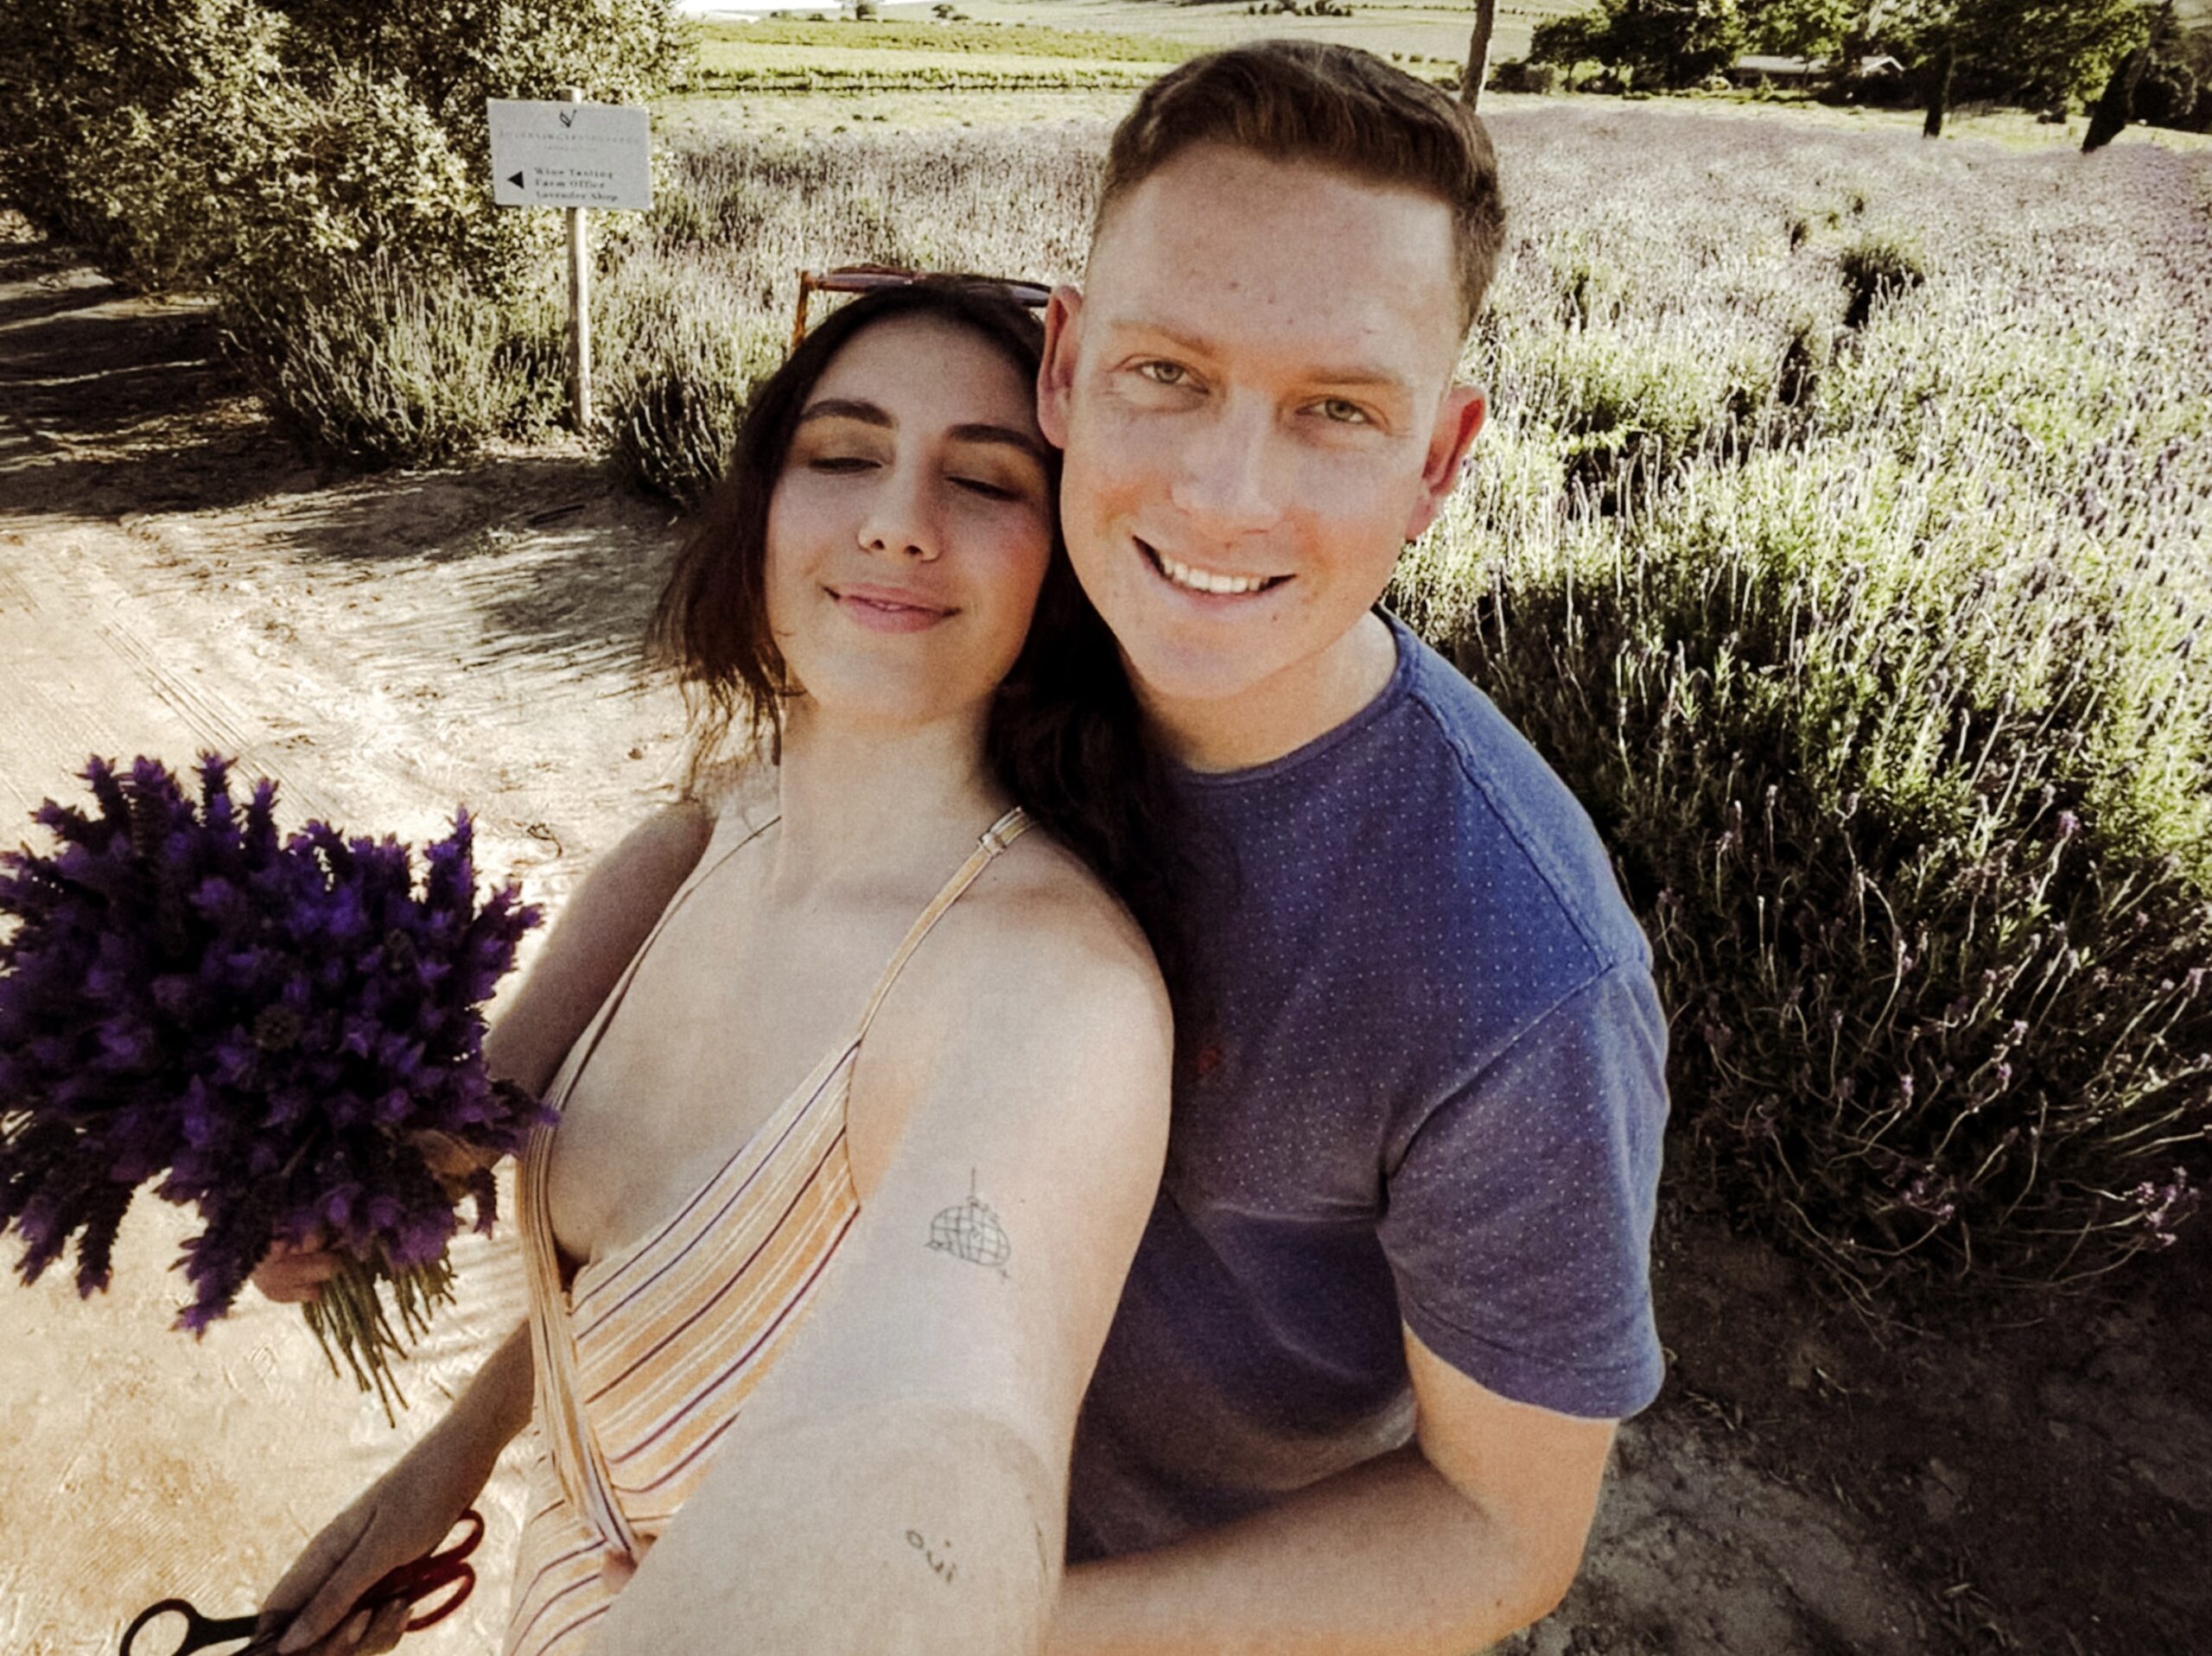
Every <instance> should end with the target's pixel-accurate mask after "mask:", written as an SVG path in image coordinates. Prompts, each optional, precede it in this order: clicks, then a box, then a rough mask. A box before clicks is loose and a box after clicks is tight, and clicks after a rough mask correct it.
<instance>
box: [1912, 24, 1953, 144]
mask: <svg viewBox="0 0 2212 1656" xmlns="http://www.w3.org/2000/svg"><path fill="white" fill-rule="evenodd" d="M1957 57H1958V48H1956V47H1955V45H1953V44H1952V42H1951V41H1944V42H1943V45H1942V49H1941V50H1940V51H1938V52H1937V53H1936V55H1935V57H1933V58H1932V59H1930V60H1929V65H1928V118H1927V119H1926V120H1925V121H1923V122H1922V123H1921V127H1920V136H1922V137H1923V138H1940V137H1942V136H1943V115H1944V111H1946V110H1948V108H1949V107H1950V104H1951V67H1952V65H1953V63H1954V62H1955V61H1956V60H1957Z"/></svg>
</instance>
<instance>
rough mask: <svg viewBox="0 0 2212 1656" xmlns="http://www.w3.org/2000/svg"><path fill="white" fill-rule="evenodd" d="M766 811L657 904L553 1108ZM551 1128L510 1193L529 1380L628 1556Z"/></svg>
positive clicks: (584, 1505)
mask: <svg viewBox="0 0 2212 1656" xmlns="http://www.w3.org/2000/svg"><path fill="white" fill-rule="evenodd" d="M776 820H777V819H776V818H774V817H770V818H769V819H768V821H766V822H763V823H761V824H760V826H759V827H758V828H754V829H753V830H752V832H750V833H748V834H743V835H741V837H739V838H738V840H737V841H736V842H735V843H734V844H733V845H731V846H730V847H728V848H727V849H725V850H723V851H721V852H720V853H717V852H716V851H715V845H714V841H713V840H709V841H708V845H707V853H706V854H705V855H702V857H701V858H700V859H699V865H698V866H697V867H696V868H694V869H693V870H692V871H691V872H690V875H688V876H687V877H686V878H685V879H684V881H683V884H682V885H679V886H678V887H677V891H676V895H675V896H673V897H671V898H670V899H669V900H668V905H667V906H666V907H665V908H664V909H663V910H661V914H660V918H659V919H658V920H657V921H655V922H654V923H653V929H652V931H650V932H648V933H647V934H646V936H645V942H642V943H640V944H639V945H638V950H637V953H636V954H634V955H632V956H631V957H630V963H629V965H628V966H627V967H626V968H624V969H623V973H622V976H621V978H620V980H618V981H617V982H616V984H615V986H614V988H613V993H610V994H609V995H608V996H607V999H605V1000H604V1001H602V1002H601V1005H600V1009H599V1012H598V1013H597V1014H596V1015H595V1016H594V1018H593V1019H592V1021H591V1024H590V1025H589V1026H588V1028H587V1029H586V1030H585V1031H584V1033H583V1035H582V1037H581V1038H579V1039H578V1040H577V1042H576V1044H575V1045H574V1046H572V1047H570V1048H569V1056H568V1057H567V1058H566V1059H565V1060H563V1063H562V1065H561V1069H560V1073H559V1074H558V1075H556V1076H555V1077H554V1078H553V1084H552V1085H551V1086H550V1087H548V1088H546V1090H545V1102H546V1103H547V1104H548V1105H549V1106H550V1107H552V1108H553V1109H555V1110H556V1111H557V1110H560V1109H563V1108H565V1107H567V1104H568V1101H569V1089H570V1088H573V1087H574V1086H575V1081H576V1077H577V1075H580V1074H581V1073H582V1070H583V1067H584V1065H585V1063H587V1062H588V1061H589V1059H590V1057H591V1055H592V1053H593V1051H594V1050H595V1049H596V1048H597V1047H598V1045H599V1037H600V1036H601V1034H602V1033H603V1032H604V1031H605V1030H606V1028H607V1022H608V1020H609V1019H610V1018H613V1015H614V1009H615V1008H616V1006H619V1005H620V1003H621V1000H622V997H623V995H624V994H625V993H626V992H627V991H628V989H629V987H630V980H632V978H634V977H635V976H636V975H637V973H638V966H639V962H640V961H643V960H644V959H645V955H646V953H647V952H648V951H649V950H650V949H652V946H653V940H654V939H655V938H657V937H658V936H660V934H661V930H662V928H664V926H666V925H667V924H668V922H669V917H671V915H673V914H674V913H675V912H676V911H677V909H679V908H681V907H682V906H683V902H684V899H685V898H689V897H690V895H691V893H692V892H693V891H696V890H697V889H698V888H699V886H700V885H701V883H702V882H703V881H704V880H705V879H707V877H708V876H709V875H710V874H712V873H713V872H715V869H717V868H719V867H721V866H722V864H724V863H725V862H728V860H730V858H732V857H733V856H734V855H736V854H737V853H738V852H740V851H741V850H743V849H744V848H745V847H747V846H748V845H750V844H752V843H753V841H755V840H757V839H759V838H760V836H761V835H762V834H766V832H767V831H768V830H769V829H770V828H772V827H773V826H774V825H775V822H776ZM727 821H728V818H727V817H725V818H724V819H723V821H722V822H717V823H716V824H715V838H717V839H719V838H721V836H722V834H723V832H724V826H723V824H724V822H727ZM552 1143H553V1128H552V1126H551V1124H550V1123H549V1122H543V1121H541V1122H539V1123H538V1124H537V1126H534V1127H533V1128H531V1134H530V1141H529V1144H528V1145H527V1147H526V1148H525V1149H524V1152H523V1158H522V1168H521V1173H520V1177H519V1178H518V1180H517V1190H516V1195H517V1196H518V1198H519V1206H520V1209H521V1213H520V1215H519V1217H520V1220H521V1225H520V1228H521V1231H522V1235H523V1262H524V1275H525V1277H526V1278H527V1280H528V1282H529V1285H530V1293H531V1302H532V1303H531V1318H530V1345H531V1363H532V1367H533V1370H534V1378H533V1385H534V1387H535V1390H536V1393H537V1416H538V1421H539V1424H540V1427H541V1430H543V1432H544V1433H545V1435H546V1437H547V1439H548V1444H547V1446H548V1448H549V1449H550V1450H551V1451H552V1457H553V1469H554V1472H555V1475H556V1476H557V1477H558V1479H559V1480H560V1482H561V1486H562V1489H563V1493H564V1494H566V1495H567V1496H568V1498H569V1504H570V1505H571V1506H573V1507H575V1508H576V1509H577V1510H578V1511H579V1512H581V1513H582V1514H583V1515H584V1517H585V1519H586V1520H587V1521H588V1523H589V1524H590V1526H591V1527H592V1528H593V1529H594V1531H596V1532H597V1533H598V1535H599V1536H600V1539H601V1540H602V1541H603V1542H605V1543H606V1544H607V1545H608V1546H610V1547H613V1548H614V1549H616V1550H617V1551H620V1552H623V1553H626V1554H627V1555H628V1556H629V1557H631V1558H636V1557H637V1556H638V1553H639V1545H638V1535H637V1532H636V1531H635V1530H634V1529H632V1526H631V1524H630V1520H629V1517H628V1515H627V1514H626V1513H624V1512H623V1510H622V1504H621V1502H620V1501H618V1500H617V1499H615V1496H614V1493H613V1478H612V1477H611V1476H610V1475H609V1474H608V1470H607V1457H606V1456H605V1455H604V1453H603V1452H602V1451H601V1449H600V1446H599V1437H598V1434H597V1433H595V1432H594V1431H592V1429H591V1424H590V1422H589V1421H588V1419H587V1418H585V1417H584V1414H583V1412H582V1407H581V1405H579V1404H578V1403H577V1401H576V1399H577V1397H578V1394H579V1388H578V1386H577V1376H576V1368H577V1358H576V1340H575V1329H572V1328H571V1327H570V1326H569V1319H568V1317H567V1316H566V1314H565V1310H566V1308H565V1306H564V1305H563V1301H562V1298H561V1266H560V1259H559V1258H558V1257H557V1255H556V1251H555V1244H554V1240H553V1224H552V1220H551V1218H550V1211H551V1209H550V1202H549V1200H548V1196H549V1193H548V1191H547V1189H546V1186H547V1183H548V1182H549V1175H550V1171H551V1167H552V1157H551V1154H550V1152H551V1148H552Z"/></svg>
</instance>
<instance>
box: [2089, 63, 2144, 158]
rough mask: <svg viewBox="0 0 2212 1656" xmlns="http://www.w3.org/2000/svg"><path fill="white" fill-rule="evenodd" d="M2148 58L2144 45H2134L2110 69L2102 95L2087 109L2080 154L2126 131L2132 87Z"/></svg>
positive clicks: (2132, 109)
mask: <svg viewBox="0 0 2212 1656" xmlns="http://www.w3.org/2000/svg"><path fill="white" fill-rule="evenodd" d="M2150 60H2151V54H2150V51H2149V49H2148V48H2144V47H2140V46H2139V47H2137V48H2135V50H2133V52H2130V53H2129V54H2127V56H2126V59H2125V60H2122V62H2121V63H2120V67H2118V68H2117V69H2114V70H2113V72H2112V77H2111V79H2108V80H2107V81H2106V82H2105V90H2104V94H2103V96H2101V98H2098V99H2097V106H2096V108H2094V110H2092V111H2090V112H2089V130H2088V136H2085V137H2083V138H2082V154H2083V155H2088V153H2089V152H2090V151H2091V150H2093V149H2103V148H2104V147H2105V146H2106V145H2107V144H2108V143H2111V142H2112V141H2113V139H2114V138H2117V137H2118V136H2120V134H2121V133H2122V132H2124V131H2126V130H2127V124H2128V122H2130V121H2132V120H2133V119H2134V118H2135V87H2136V85H2137V83H2138V82H2139V81H2140V80H2141V79H2143V68H2144V66H2145V64H2147V63H2148V62H2149V61H2150Z"/></svg>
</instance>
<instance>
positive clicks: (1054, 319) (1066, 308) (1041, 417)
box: [1037, 286, 1083, 448]
mask: <svg viewBox="0 0 2212 1656" xmlns="http://www.w3.org/2000/svg"><path fill="white" fill-rule="evenodd" d="M1082 314H1083V295H1082V294H1081V293H1080V292H1079V291H1077V289H1074V288H1070V287H1065V286H1062V287H1058V288H1055V289H1052V302H1051V303H1049V304H1047V305H1046V307H1045V356H1044V360H1042V361H1041V362H1039V364H1038V365H1037V428H1038V429H1039V430H1040V431H1042V432H1043V433H1044V434H1045V441H1046V442H1048V443H1050V444H1052V447H1055V448H1065V447H1067V446H1068V403H1069V402H1070V400H1071V398H1072V397H1074V395H1075V367H1076V331H1077V330H1076V322H1077V318H1078V317H1080V316H1081V315H1082Z"/></svg>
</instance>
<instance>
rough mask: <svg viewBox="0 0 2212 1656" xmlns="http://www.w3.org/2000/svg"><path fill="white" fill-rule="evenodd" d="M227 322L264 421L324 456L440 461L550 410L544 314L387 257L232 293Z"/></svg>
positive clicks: (378, 462) (365, 462) (378, 461)
mask: <svg viewBox="0 0 2212 1656" xmlns="http://www.w3.org/2000/svg"><path fill="white" fill-rule="evenodd" d="M538 310H539V311H540V312H542V310H543V307H542V306H541V307H539V308H538ZM225 317H226V323H227V326H228V327H229V329H230V331H231V334H232V339H233V340H234V341H235V342H236V343H237V345H238V347H239V355H240V356H241V357H242V358H243V360H244V362H245V368H246V373H247V377H248V378H249V379H250V380H251V383H252V384H253V386H254V389H255V391H256V393H257V395H258V396H259V397H260V399H261V401H262V403H263V405H264V407H265V408H266V409H268V411H269V414H270V418H271V419H272V420H273V421H274V422H276V424H277V426H278V427H279V428H281V429H283V431H285V432H286V433H287V434H288V435H290V436H292V437H293V438H295V439H296V441H299V442H300V443H301V444H302V446H303V447H306V448H307V449H308V450H309V451H310V452H311V453H314V454H319V455H321V456H324V457H327V458H329V459H334V460H343V461H346V462H348V463H350V464H353V465H358V466H372V467H381V466H427V465H436V464H440V463H442V462H444V461H447V460H455V459H458V458H461V457H462V456H464V455H467V454H472V453H474V452H475V451H476V450H478V449H479V448H480V447H483V445H484V444H485V443H486V441H489V440H491V439H492V438H493V437H495V436H499V435H504V434H511V433H515V432H518V431H521V430H525V429H528V428H532V427H534V426H535V425H536V424H537V423H539V422H541V421H542V420H543V415H544V412H545V410H546V408H547V403H548V397H547V388H546V385H545V382H544V372H545V368H546V366H547V364H546V362H545V360H544V353H543V320H542V315H541V314H535V313H531V312H524V314H522V315H521V316H520V317H519V318H517V317H514V316H512V315H511V314H510V312H509V311H508V310H507V309H506V308H503V307H502V306H501V305H500V304H499V302H498V301H494V300H493V299H491V298H489V297H487V296H486V295H481V294H479V293H477V292H475V291H474V289H470V288H469V287H467V285H466V284H463V283H461V282H454V281H451V280H447V281H443V282H426V281H424V280H423V278H421V277H420V276H416V275H414V274H413V273H411V272H410V271H408V270H405V269H404V267H402V266H400V265H398V264H397V263H396V262H394V261H393V260H391V258H389V257H381V256H380V257H372V258H370V259H368V260H367V261H365V262H362V263H354V262H352V261H340V262H339V263H336V264H335V265H334V267H333V268H332V269H331V270H330V271H329V273H328V274H327V276H326V277H325V279H324V281H323V282H322V283H321V285H320V286H319V287H317V288H316V289H313V290H311V291H303V290H298V289H294V290H290V291H287V292H279V291H277V290H275V289H265V288H264V289H254V290H251V292H250V293H249V294H245V295H233V296H232V298H231V299H230V300H229V301H226V308H225ZM556 360H563V361H564V360H565V358H556ZM553 384H554V386H555V387H556V388H557V387H558V385H559V384H560V381H559V379H558V378H555V379H554V381H553Z"/></svg>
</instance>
